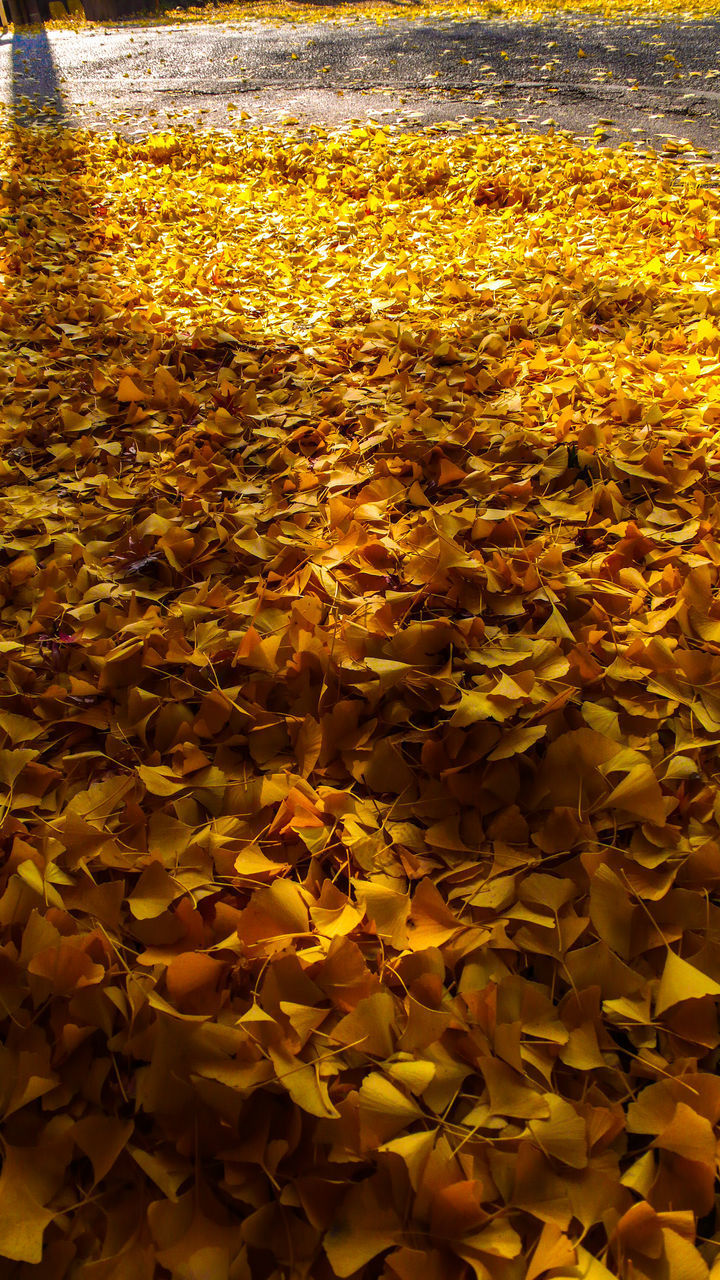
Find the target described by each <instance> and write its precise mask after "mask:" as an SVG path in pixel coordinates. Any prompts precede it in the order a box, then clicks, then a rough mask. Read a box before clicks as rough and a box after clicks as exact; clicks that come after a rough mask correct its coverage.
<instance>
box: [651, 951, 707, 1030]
mask: <svg viewBox="0 0 720 1280" xmlns="http://www.w3.org/2000/svg"><path fill="white" fill-rule="evenodd" d="M705 996H712V997H714V998H715V999H717V998H718V996H720V983H718V982H715V980H714V979H713V978H709V977H708V976H707V974H705V973H703V972H702V971H701V970H700V969H696V968H695V966H694V965H692V964H690V963H689V961H687V960H683V959H682V957H681V956H679V955H677V954H676V953H675V952H674V951H668V952H667V955H666V957H665V965H664V967H663V971H662V977H661V978H660V985H659V987H658V989H657V992H656V995H655V1015H656V1017H659V1016H660V1014H662V1013H665V1010H666V1009H670V1008H672V1006H673V1005H676V1004H679V1003H680V1002H681V1001H683V1000H702V999H703V998H704V997H705Z"/></svg>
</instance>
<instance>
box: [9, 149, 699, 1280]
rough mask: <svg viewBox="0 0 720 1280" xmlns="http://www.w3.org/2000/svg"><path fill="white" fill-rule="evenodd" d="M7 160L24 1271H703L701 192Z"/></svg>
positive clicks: (327, 1278) (535, 1275)
mask: <svg viewBox="0 0 720 1280" xmlns="http://www.w3.org/2000/svg"><path fill="white" fill-rule="evenodd" d="M0 147H1V150H2V163H3V174H4V177H3V184H2V206H1V208H0V220H1V222H2V229H3V237H2V258H1V260H0V269H1V271H2V275H3V278H4V292H3V296H2V301H1V303H0V405H1V412H0V431H1V433H2V447H1V452H0V477H1V478H2V491H1V496H0V521H1V522H2V523H1V527H2V543H1V544H0V597H1V598H2V601H3V603H2V612H1V617H2V627H1V629H0V633H1V634H0V665H1V667H2V676H1V677H0V730H1V731H2V746H1V747H0V788H1V789H2V798H1V800H0V812H1V813H2V820H1V821H2V827H1V834H2V841H3V851H4V859H3V864H2V892H1V895H0V931H1V937H2V947H1V949H0V1001H1V1004H2V1041H3V1047H2V1049H0V1095H1V1106H2V1116H3V1120H2V1142H3V1155H4V1162H3V1166H2V1173H1V1174H0V1255H1V1256H2V1257H3V1258H4V1259H5V1261H4V1263H2V1266H0V1274H1V1275H2V1276H3V1277H5V1276H7V1277H9V1278H12V1280H16V1277H17V1278H18V1280H31V1278H32V1277H34V1276H38V1277H41V1278H42V1280H45V1278H46V1277H48V1278H49V1280H74V1277H83V1278H86V1280H127V1278H128V1277H133V1280H155V1278H156V1277H159V1278H160V1280H162V1278H163V1277H172V1278H173V1280H175V1278H177V1280H332V1277H349V1276H357V1277H358V1280H373V1278H380V1277H382V1280H414V1278H415V1277H417V1276H418V1275H422V1276H423V1280H474V1278H475V1277H477V1280H540V1278H542V1277H545V1278H546V1280H551V1278H553V1277H554V1278H555V1280H561V1278H562V1280H570V1278H571V1277H577V1278H579V1277H587V1280H602V1278H603V1277H607V1276H622V1277H624V1278H625V1280H640V1278H647V1280H674V1277H682V1278H683V1280H703V1278H706V1277H708V1275H709V1268H710V1267H711V1266H712V1264H713V1262H714V1259H715V1253H716V1246H715V1244H714V1243H713V1240H714V1238H715V1233H716V1224H715V1216H714V1212H715V1201H716V1190H715V1177H716V1161H717V1150H718V1123H719V1122H720V1078H719V1077H718V1075H717V1074H716V1064H717V1062H718V1047H719V1046H720V1030H719V1027H718V1013H717V1010H718V997H720V944H719V941H718V940H719V938H720V908H719V905H718V896H717V895H718V891H719V890H720V832H719V822H720V804H719V803H718V792H717V778H718V765H717V758H718V757H717V745H718V743H720V598H719V597H718V584H719V580H720V544H719V542H718V538H717V527H718V517H719V514H720V451H719V450H718V440H719V439H720V382H719V381H718V376H717V375H718V372H720V357H719V352H720V328H719V327H718V316H719V315H720V194H719V193H718V191H717V188H716V186H715V185H714V184H715V174H714V172H713V171H709V170H704V171H703V170H702V169H699V168H698V167H697V166H695V167H692V166H689V165H688V166H686V167H685V168H682V167H681V163H680V161H676V162H674V163H668V162H666V161H661V160H659V159H658V158H656V157H654V156H652V155H651V154H649V155H648V156H645V157H642V156H639V155H637V154H635V153H634V152H632V151H631V150H629V149H621V150H619V151H617V152H615V153H611V152H609V151H597V150H595V149H593V148H590V149H589V150H587V151H582V150H580V149H579V148H578V147H577V146H576V145H574V144H573V142H572V141H571V140H570V139H569V138H567V137H565V136H562V135H554V136H553V135H551V136H549V137H544V138H543V137H537V136H530V135H527V134H522V133H521V132H519V131H518V130H516V129H514V128H512V127H509V126H508V127H505V128H500V129H499V130H497V131H494V132H484V133H480V132H472V133H465V134H464V135H463V136H461V137H454V138H449V137H441V138H437V137H428V136H426V135H416V136H412V137H411V136H409V135H408V136H399V137H392V136H390V135H388V134H385V133H383V131H382V130H379V129H368V130H363V131H361V130H356V131H355V132H353V133H347V134H338V135H327V134H323V133H321V132H317V133H316V134H315V135H312V136H308V137H306V138H301V137H295V138H286V139H285V140H284V141H283V140H281V139H280V138H279V137H276V136H273V135H270V134H261V133H255V132H247V133H244V134H243V133H237V134H234V135H227V136H224V137H222V136H210V135H204V136H203V135H200V134H196V135H193V134H176V135H169V134H168V135H163V136H158V137H155V138H151V139H149V140H147V141H145V142H143V143H136V144H132V143H129V142H127V141H123V140H121V139H119V138H115V139H113V138H111V137H99V136H96V135H91V134H69V133H63V132H59V131H57V132H51V131H47V130H45V131H42V130H31V129H28V130H15V131H6V132H4V133H3V134H2V135H1V136H0Z"/></svg>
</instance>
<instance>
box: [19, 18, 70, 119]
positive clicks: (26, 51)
mask: <svg viewBox="0 0 720 1280" xmlns="http://www.w3.org/2000/svg"><path fill="white" fill-rule="evenodd" d="M12 104H13V117H14V119H15V123H16V124H32V123H33V122H38V121H40V122H49V121H51V120H52V121H57V122H58V123H62V121H63V119H64V116H65V107H64V103H63V96H62V93H61V92H60V85H59V82H58V74H57V68H56V66H55V62H54V59H53V56H52V49H51V48H50V42H49V40H48V38H47V32H46V31H45V28H44V27H43V26H40V27H39V28H37V29H36V30H35V31H34V32H33V33H32V34H28V33H25V32H23V31H15V33H14V35H13V38H12ZM33 104H34V105H35V106H40V107H42V108H43V110H42V112H41V114H40V115H39V116H38V115H37V114H36V113H34V112H30V110H29V107H30V106H31V105H33ZM48 108H50V110H48Z"/></svg>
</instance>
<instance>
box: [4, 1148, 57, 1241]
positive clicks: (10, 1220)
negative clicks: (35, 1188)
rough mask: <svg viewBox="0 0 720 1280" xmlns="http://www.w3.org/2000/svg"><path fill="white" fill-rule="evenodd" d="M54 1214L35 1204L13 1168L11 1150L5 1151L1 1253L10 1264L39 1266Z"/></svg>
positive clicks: (14, 1165)
mask: <svg viewBox="0 0 720 1280" xmlns="http://www.w3.org/2000/svg"><path fill="white" fill-rule="evenodd" d="M54 1216H55V1215H54V1213H53V1212H52V1211H51V1210H50V1209H46V1208H45V1207H44V1206H43V1205H41V1204H38V1201H37V1200H36V1198H35V1196H34V1195H33V1194H32V1191H31V1190H30V1189H29V1188H28V1186H27V1185H26V1183H25V1181H24V1180H23V1177H22V1167H21V1166H20V1168H16V1161H15V1158H14V1156H13V1152H12V1149H10V1150H6V1152H5V1156H4V1160H3V1167H2V1171H0V1251H2V1254H3V1257H5V1258H9V1259H10V1260H11V1261H13V1262H28V1263H33V1264H35V1265H38V1264H39V1263H41V1262H42V1258H43V1237H44V1233H45V1228H46V1227H47V1226H48V1225H49V1223H50V1222H52V1220H53V1218H54Z"/></svg>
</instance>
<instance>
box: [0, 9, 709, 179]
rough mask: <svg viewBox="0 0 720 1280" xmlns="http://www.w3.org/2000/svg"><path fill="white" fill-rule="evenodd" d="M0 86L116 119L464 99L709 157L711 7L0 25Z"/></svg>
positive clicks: (295, 113) (327, 119) (403, 107)
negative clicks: (10, 31)
mask: <svg viewBox="0 0 720 1280" xmlns="http://www.w3.org/2000/svg"><path fill="white" fill-rule="evenodd" d="M0 98H1V100H2V102H3V103H4V104H5V107H4V110H5V111H6V113H7V114H10V113H14V114H15V115H16V116H19V117H20V118H28V117H27V110H28V102H29V101H31V102H35V103H42V104H44V105H45V106H47V105H48V104H51V109H50V110H49V112H48V111H45V113H44V115H43V118H59V119H62V120H64V121H65V122H67V123H68V124H72V125H84V126H91V127H98V128H102V129H107V128H113V129H118V130H120V131H122V132H124V133H130V134H139V133H143V132H146V131H148V130H153V129H158V128H164V127H167V126H168V125H173V124H176V123H177V122H178V121H181V122H184V123H192V124H194V125H198V124H200V125H204V126H208V127H210V126H212V127H218V126H228V125H233V126H234V125H238V124H240V123H248V122H249V123H259V124H263V125H267V126H272V125H280V124H281V122H283V121H284V120H286V119H288V118H293V117H294V118H296V119H297V120H298V122H299V124H300V126H303V125H310V124H323V125H327V126H330V127H333V126H338V125H341V124H343V123H345V122H348V121H350V120H352V119H355V120H360V121H367V120H370V119H373V120H378V121H381V122H384V123H399V124H401V125H403V126H413V125H427V124H431V123H435V122H439V121H449V120H458V119H459V120H463V119H465V120H471V119H473V118H475V117H477V116H478V115H479V116H482V117H499V118H511V119H515V120H519V121H521V122H523V123H524V124H526V125H527V127H528V128H540V129H548V128H550V127H551V124H550V123H549V122H554V124H556V125H557V127H559V128H562V129H568V130H571V131H572V132H573V133H575V134H576V135H577V136H579V137H581V138H587V139H590V138H592V137H593V136H596V137H597V140H599V141H600V142H601V143H602V144H603V145H614V144H615V143H617V142H619V141H622V140H625V139H626V138H630V139H633V140H635V141H636V142H639V143H641V144H643V145H644V144H646V143H650V144H651V145H653V146H654V147H656V148H657V149H659V150H662V149H663V148H669V149H670V150H672V149H673V148H674V146H675V145H676V142H677V140H687V142H689V143H690V144H692V146H693V147H694V148H703V149H705V150H706V151H707V152H708V153H709V154H710V156H711V157H712V158H713V160H715V159H717V158H718V155H719V154H720V21H718V20H712V19H708V20H703V21H696V22H686V23H669V22H660V21H658V20H651V19H648V20H647V21H643V22H635V23H633V24H632V25H628V26H616V25H612V24H609V23H606V22H604V21H601V20H587V19H582V20H581V19H580V18H575V19H572V18H570V19H567V18H566V19H565V20H563V21H558V20H547V21H543V22H508V21H505V20H501V19H490V20H486V21H480V20H475V21H468V20H462V21H450V20H446V19H437V18H429V19H427V20H424V21H422V22H411V21H408V20H407V19H406V18H403V17H398V18H391V19H390V20H389V21H388V22H387V23H386V24H385V25H383V26H379V25H378V24H377V23H375V22H374V21H373V22H368V21H363V22H360V23H358V22H354V23H352V24H350V23H342V22H337V23H324V22H318V23H316V24H308V23H304V24H291V23H285V24H282V25H279V26H277V27H272V26H268V25H266V24H262V23H259V22H258V23H244V24H240V23H237V24H232V23H223V24H219V23H212V22H196V23H191V24H178V25H164V26H163V25H157V26H147V25H141V24H138V25H135V26H133V25H132V24H125V25H123V26H120V27H113V28H103V27H97V28H94V29H85V30H83V31H79V32H76V31H72V30H52V31H43V32H40V33H38V32H35V33H34V34H33V33H21V34H18V35H15V36H12V35H7V36H5V37H3V38H2V40H0ZM53 109H54V113H55V114H54V115H53ZM680 145H681V147H682V145H683V144H682V141H681V144H680Z"/></svg>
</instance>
